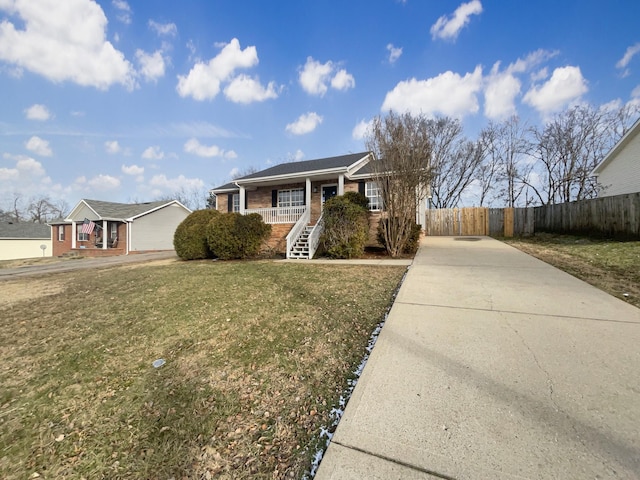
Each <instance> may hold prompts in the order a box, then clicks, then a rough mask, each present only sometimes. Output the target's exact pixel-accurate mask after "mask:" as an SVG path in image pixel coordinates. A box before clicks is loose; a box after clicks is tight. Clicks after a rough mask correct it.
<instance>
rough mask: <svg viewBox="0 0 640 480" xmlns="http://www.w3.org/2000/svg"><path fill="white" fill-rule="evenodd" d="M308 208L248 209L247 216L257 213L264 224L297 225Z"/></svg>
mask: <svg viewBox="0 0 640 480" xmlns="http://www.w3.org/2000/svg"><path fill="white" fill-rule="evenodd" d="M306 209H307V207H305V206H304V205H301V206H299V207H274V208H248V209H246V210H245V211H244V213H245V215H249V214H250V213H257V214H259V215H260V216H261V217H262V220H263V221H264V223H269V224H273V223H296V222H297V221H298V220H299V219H300V217H301V216H302V215H303V214H304V212H305V211H306Z"/></svg>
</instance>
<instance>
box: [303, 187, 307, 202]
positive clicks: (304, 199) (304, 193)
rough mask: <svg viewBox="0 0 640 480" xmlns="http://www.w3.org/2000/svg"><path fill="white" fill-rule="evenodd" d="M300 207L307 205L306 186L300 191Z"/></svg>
mask: <svg viewBox="0 0 640 480" xmlns="http://www.w3.org/2000/svg"><path fill="white" fill-rule="evenodd" d="M302 205H305V206H306V205H307V186H306V185H305V186H304V188H303V189H302Z"/></svg>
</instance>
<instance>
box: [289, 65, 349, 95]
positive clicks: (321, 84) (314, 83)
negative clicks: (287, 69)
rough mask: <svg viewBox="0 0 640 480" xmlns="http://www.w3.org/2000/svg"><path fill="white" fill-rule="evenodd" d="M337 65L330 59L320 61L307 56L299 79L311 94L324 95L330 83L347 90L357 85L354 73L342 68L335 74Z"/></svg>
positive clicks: (332, 85)
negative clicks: (323, 61) (324, 61)
mask: <svg viewBox="0 0 640 480" xmlns="http://www.w3.org/2000/svg"><path fill="white" fill-rule="evenodd" d="M335 70H336V66H335V65H334V63H333V62H332V61H331V60H329V61H328V62H326V63H320V62H318V61H316V60H314V59H313V57H307V63H305V65H304V67H302V68H301V69H300V75H299V77H298V81H299V82H300V85H301V86H302V89H303V90H304V91H305V92H307V93H308V94H310V95H318V96H320V97H322V96H324V94H325V93H327V90H328V89H329V85H331V87H332V88H335V89H336V90H347V89H349V88H353V87H355V84H356V81H355V79H354V78H353V75H351V74H350V73H348V72H347V71H346V70H344V69H341V70H339V71H338V72H336V73H335V74H334V72H335Z"/></svg>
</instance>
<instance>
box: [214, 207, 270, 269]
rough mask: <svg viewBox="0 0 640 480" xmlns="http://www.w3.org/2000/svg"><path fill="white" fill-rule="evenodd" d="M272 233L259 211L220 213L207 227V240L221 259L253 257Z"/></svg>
mask: <svg viewBox="0 0 640 480" xmlns="http://www.w3.org/2000/svg"><path fill="white" fill-rule="evenodd" d="M270 234H271V225H267V224H265V223H264V221H263V220H262V217H261V216H260V215H258V214H257V213H252V214H249V215H240V214H239V213H237V212H229V213H222V214H220V215H218V216H217V217H216V218H215V220H214V221H213V222H211V223H210V224H209V226H208V227H207V242H208V244H209V248H210V249H211V251H212V252H213V254H214V255H215V256H216V257H218V258H220V259H221V260H231V259H235V258H251V257H255V256H257V255H258V254H259V253H260V249H261V248H262V246H263V244H264V242H265V241H266V240H267V239H268V238H269V235H270Z"/></svg>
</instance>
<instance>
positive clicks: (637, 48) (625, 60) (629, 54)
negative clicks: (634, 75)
mask: <svg viewBox="0 0 640 480" xmlns="http://www.w3.org/2000/svg"><path fill="white" fill-rule="evenodd" d="M638 52H640V42H638V43H636V44H635V45H631V46H630V47H627V51H626V52H624V55H623V57H622V58H621V59H620V60H618V62H617V63H616V67H617V68H620V69H623V72H622V76H623V77H626V76H628V75H629V73H630V72H629V70H628V69H627V65H629V62H630V61H631V59H632V58H633V57H635V56H636V54H637V53H638Z"/></svg>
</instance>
